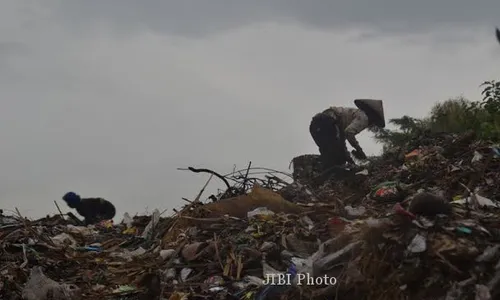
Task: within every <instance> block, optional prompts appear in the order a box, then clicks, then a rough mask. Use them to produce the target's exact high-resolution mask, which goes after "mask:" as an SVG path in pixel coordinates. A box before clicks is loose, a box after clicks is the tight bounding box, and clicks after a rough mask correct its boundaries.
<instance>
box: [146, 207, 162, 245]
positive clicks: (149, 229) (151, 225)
mask: <svg viewBox="0 0 500 300" xmlns="http://www.w3.org/2000/svg"><path fill="white" fill-rule="evenodd" d="M159 220H160V211H159V210H158V209H155V210H154V211H153V215H152V216H151V221H149V223H148V225H146V228H144V232H143V233H142V237H143V238H147V237H148V236H149V235H150V234H151V232H152V231H153V229H154V228H155V227H156V225H157V224H158V221H159Z"/></svg>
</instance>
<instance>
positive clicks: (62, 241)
mask: <svg viewBox="0 0 500 300" xmlns="http://www.w3.org/2000/svg"><path fill="white" fill-rule="evenodd" d="M51 240H52V242H54V244H56V246H58V247H64V246H76V245H77V244H78V243H77V242H76V240H75V239H74V238H73V237H72V236H71V235H69V234H67V233H65V232H63V233H61V234H58V235H56V236H54V237H52V238H51Z"/></svg>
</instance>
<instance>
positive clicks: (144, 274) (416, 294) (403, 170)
mask: <svg viewBox="0 0 500 300" xmlns="http://www.w3.org/2000/svg"><path fill="white" fill-rule="evenodd" d="M293 169H294V171H293V175H291V177H292V178H293V182H292V183H288V184H287V183H286V181H285V180H283V179H280V178H278V176H277V175H276V173H275V172H274V173H273V172H271V171H270V170H265V172H267V173H265V174H262V170H261V171H255V172H252V170H255V168H251V167H250V166H249V167H248V168H247V169H246V170H242V171H241V172H234V173H232V174H228V175H220V174H218V173H216V172H213V171H210V170H205V169H194V168H189V170H191V171H193V172H197V173H199V172H207V173H211V174H212V175H215V176H216V177H219V178H220V179H221V180H223V181H224V182H225V184H226V186H227V190H225V191H223V192H221V193H220V194H219V195H217V196H215V195H212V196H210V197H209V199H212V202H210V203H204V202H203V201H200V200H199V199H200V196H201V192H200V194H199V196H198V197H197V198H196V199H194V200H187V201H188V204H187V205H186V206H184V207H183V208H182V210H180V211H176V214H175V215H174V216H172V217H168V218H166V217H162V214H161V213H160V212H159V211H157V210H156V211H155V212H154V213H153V214H152V215H151V216H135V217H133V218H131V217H130V216H129V215H128V214H126V215H125V216H124V219H123V221H122V222H121V223H119V224H113V223H112V222H107V223H101V224H98V225H95V226H88V227H83V226H79V225H78V224H77V222H76V221H75V220H74V218H68V217H67V216H65V215H63V214H62V213H61V214H58V215H55V216H52V217H47V218H43V219H40V220H36V221H30V220H28V219H26V218H23V217H21V216H19V215H16V216H5V215H2V216H1V217H0V243H1V246H2V249H1V251H2V254H1V255H0V299H29V300H45V299H172V300H180V299H259V300H263V299H279V298H281V299H300V298H303V299H325V298H328V299H383V300H391V299H419V300H425V299H429V300H435V299H444V300H455V299H457V300H458V299H476V300H488V299H491V300H493V299H499V296H500V209H499V204H498V203H497V200H498V198H499V192H500V185H499V181H500V175H499V172H498V171H499V169H500V149H499V148H498V147H497V146H495V145H491V144H489V143H487V142H483V141H478V140H476V139H475V137H474V135H473V134H466V135H462V136H454V135H449V134H441V135H435V136H422V137H421V138H420V139H418V140H415V141H412V142H411V143H409V144H408V145H405V146H404V147H401V148H399V149H391V151H388V152H387V153H385V154H384V156H382V157H377V158H373V159H370V161H369V162H367V163H364V164H363V165H360V166H359V167H358V168H356V169H353V170H344V169H332V170H324V168H323V167H322V166H321V163H320V162H319V159H318V157H317V156H315V155H304V156H299V157H296V158H294V160H293ZM255 174H258V175H259V176H260V177H259V178H252V176H257V175H255ZM279 174H283V173H279ZM211 178H212V177H211ZM229 182H235V184H234V185H230V184H229ZM207 183H208V182H207ZM202 191H203V189H202ZM273 283H274V284H273Z"/></svg>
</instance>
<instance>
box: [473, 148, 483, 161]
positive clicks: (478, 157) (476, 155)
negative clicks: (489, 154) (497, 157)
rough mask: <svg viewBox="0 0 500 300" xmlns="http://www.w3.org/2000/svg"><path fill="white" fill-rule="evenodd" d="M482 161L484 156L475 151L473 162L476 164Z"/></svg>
mask: <svg viewBox="0 0 500 300" xmlns="http://www.w3.org/2000/svg"><path fill="white" fill-rule="evenodd" d="M481 159H483V155H482V154H481V153H479V152H477V151H474V156H473V157H472V160H471V162H472V163H475V162H478V161H480V160H481Z"/></svg>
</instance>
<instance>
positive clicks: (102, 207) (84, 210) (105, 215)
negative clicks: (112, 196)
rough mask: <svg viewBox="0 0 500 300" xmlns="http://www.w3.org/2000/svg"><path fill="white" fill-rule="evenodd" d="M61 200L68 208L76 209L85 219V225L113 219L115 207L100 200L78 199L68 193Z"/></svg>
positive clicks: (71, 193) (73, 194)
mask: <svg viewBox="0 0 500 300" xmlns="http://www.w3.org/2000/svg"><path fill="white" fill-rule="evenodd" d="M62 199H63V200H64V201H65V202H66V204H67V205H68V206H69V207H70V208H74V209H76V211H77V212H78V214H79V215H80V216H82V217H84V218H85V225H91V224H96V223H99V222H101V221H104V220H110V219H113V218H114V217H115V214H116V209H115V206H114V205H113V204H112V203H111V202H109V201H107V200H105V199H102V198H80V196H79V195H77V194H75V193H73V192H68V193H66V194H65V195H64V196H63V197H62Z"/></svg>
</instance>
